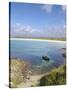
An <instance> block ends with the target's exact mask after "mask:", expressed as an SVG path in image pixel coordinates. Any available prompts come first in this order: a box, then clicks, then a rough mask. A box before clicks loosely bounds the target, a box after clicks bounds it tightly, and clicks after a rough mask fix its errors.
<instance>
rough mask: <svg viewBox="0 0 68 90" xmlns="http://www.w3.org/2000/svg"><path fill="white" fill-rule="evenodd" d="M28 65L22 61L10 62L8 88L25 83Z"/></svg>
mask: <svg viewBox="0 0 68 90" xmlns="http://www.w3.org/2000/svg"><path fill="white" fill-rule="evenodd" d="M28 68H29V64H28V63H26V62H25V61H23V60H15V59H13V60H11V65H10V87H16V86H17V85H19V84H20V83H22V82H25V80H26V78H27V75H28V72H29V70H28Z"/></svg>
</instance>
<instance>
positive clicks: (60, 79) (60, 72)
mask: <svg viewBox="0 0 68 90" xmlns="http://www.w3.org/2000/svg"><path fill="white" fill-rule="evenodd" d="M63 84H66V66H65V65H63V66H61V67H59V68H58V69H54V70H52V71H51V72H50V73H48V74H47V75H45V76H43V77H42V78H41V79H40V83H39V86H47V85H63Z"/></svg>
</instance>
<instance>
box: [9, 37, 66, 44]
mask: <svg viewBox="0 0 68 90" xmlns="http://www.w3.org/2000/svg"><path fill="white" fill-rule="evenodd" d="M10 40H31V41H45V42H56V43H66V41H60V40H43V39H42V40H41V39H25V38H10Z"/></svg>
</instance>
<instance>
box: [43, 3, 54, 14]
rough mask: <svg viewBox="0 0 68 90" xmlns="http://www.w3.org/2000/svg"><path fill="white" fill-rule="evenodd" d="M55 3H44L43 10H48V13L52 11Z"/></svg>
mask: <svg viewBox="0 0 68 90" xmlns="http://www.w3.org/2000/svg"><path fill="white" fill-rule="evenodd" d="M52 8H53V5H43V6H42V10H44V11H46V12H47V13H50V12H51V11H52Z"/></svg>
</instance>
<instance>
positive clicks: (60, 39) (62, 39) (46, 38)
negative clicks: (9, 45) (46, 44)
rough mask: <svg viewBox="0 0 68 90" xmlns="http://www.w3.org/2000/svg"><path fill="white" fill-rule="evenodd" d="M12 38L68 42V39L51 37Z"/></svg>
mask: <svg viewBox="0 0 68 90" xmlns="http://www.w3.org/2000/svg"><path fill="white" fill-rule="evenodd" d="M10 38H24V39H39V40H58V41H66V38H55V37H54V38H52V37H51V38H50V37H34V38H33V37H10Z"/></svg>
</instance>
